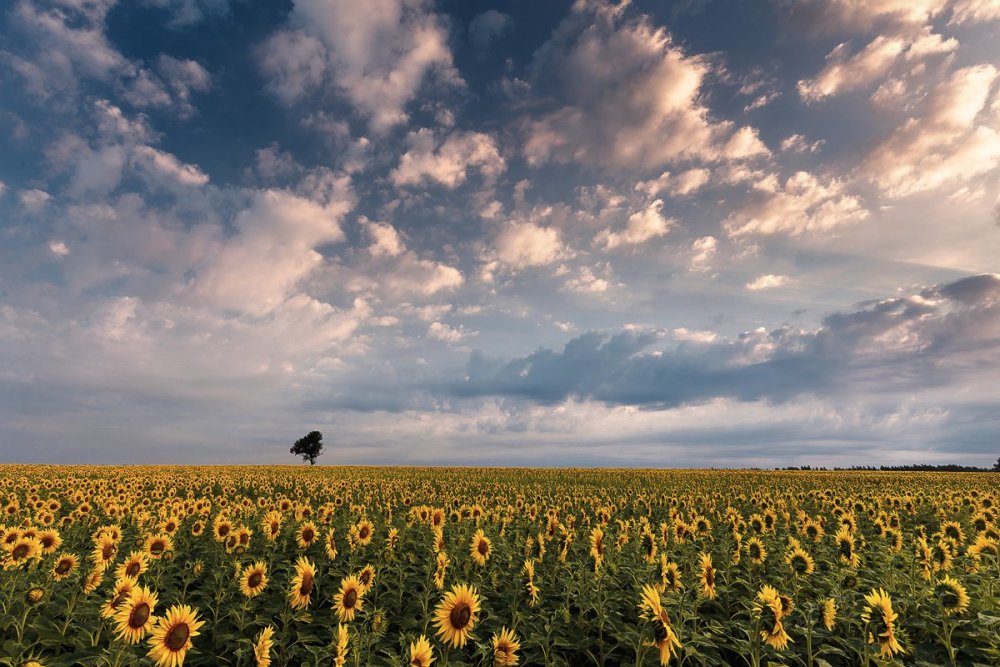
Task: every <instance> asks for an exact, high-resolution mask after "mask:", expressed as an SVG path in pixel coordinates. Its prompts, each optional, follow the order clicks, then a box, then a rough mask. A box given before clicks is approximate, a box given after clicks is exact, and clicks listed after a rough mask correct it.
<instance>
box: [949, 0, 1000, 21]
mask: <svg viewBox="0 0 1000 667" xmlns="http://www.w3.org/2000/svg"><path fill="white" fill-rule="evenodd" d="M997 20H1000V2H998V1H997V0H956V2H955V3H954V4H953V5H952V8H951V20H950V21H948V23H949V24H950V25H965V24H970V23H985V22H987V21H997Z"/></svg>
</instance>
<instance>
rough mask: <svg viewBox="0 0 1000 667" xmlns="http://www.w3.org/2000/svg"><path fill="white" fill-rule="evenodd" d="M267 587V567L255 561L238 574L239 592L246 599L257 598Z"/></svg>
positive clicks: (261, 562)
mask: <svg viewBox="0 0 1000 667" xmlns="http://www.w3.org/2000/svg"><path fill="white" fill-rule="evenodd" d="M266 587H267V565H266V564H264V562H263V561H257V562H256V563H253V564H251V565H247V566H246V567H245V568H243V571H242V572H241V573H240V592H241V593H243V595H245V596H246V597H248V598H253V597H257V596H258V595H260V594H261V593H262V592H263V591H264V589H265V588H266Z"/></svg>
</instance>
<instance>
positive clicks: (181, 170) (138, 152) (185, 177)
mask: <svg viewBox="0 0 1000 667" xmlns="http://www.w3.org/2000/svg"><path fill="white" fill-rule="evenodd" d="M132 155H133V160H134V162H135V164H136V165H137V166H139V167H140V168H142V169H144V170H146V171H148V172H151V173H153V174H155V175H156V178H157V179H158V180H159V179H163V178H165V179H168V180H172V181H176V182H177V183H179V184H180V185H185V186H201V185H205V184H207V183H208V175H207V174H205V172H203V171H202V170H201V169H199V168H198V167H197V166H196V165H192V164H184V163H183V162H181V161H180V160H178V159H177V157H176V156H174V155H171V154H170V153H165V152H163V151H161V150H158V149H156V148H153V147H151V146H137V147H136V148H135V149H134V151H133V154H132Z"/></svg>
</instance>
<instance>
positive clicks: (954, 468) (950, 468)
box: [775, 459, 1000, 472]
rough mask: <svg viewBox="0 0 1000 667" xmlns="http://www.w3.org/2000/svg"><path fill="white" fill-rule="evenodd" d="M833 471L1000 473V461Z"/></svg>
mask: <svg viewBox="0 0 1000 667" xmlns="http://www.w3.org/2000/svg"><path fill="white" fill-rule="evenodd" d="M775 470H819V471H823V470H830V468H826V467H813V466H785V467H784V468H775ZM833 470H847V471H851V470H869V471H870V470H876V471H888V472H1000V459H997V462H996V463H995V464H994V465H993V467H992V468H977V467H976V466H960V465H958V464H955V463H946V464H944V465H931V464H930V463H918V464H911V465H905V466H851V467H849V468H833Z"/></svg>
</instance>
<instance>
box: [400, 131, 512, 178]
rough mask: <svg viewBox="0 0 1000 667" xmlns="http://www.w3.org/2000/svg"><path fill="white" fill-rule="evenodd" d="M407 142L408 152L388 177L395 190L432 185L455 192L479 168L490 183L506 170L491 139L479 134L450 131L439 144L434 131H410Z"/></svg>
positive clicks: (486, 135)
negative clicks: (472, 171)
mask: <svg viewBox="0 0 1000 667" xmlns="http://www.w3.org/2000/svg"><path fill="white" fill-rule="evenodd" d="M406 143H407V147H408V148H407V151H406V152H405V153H403V155H402V157H400V159H399V165H398V166H397V167H396V168H395V169H393V171H392V172H391V173H390V174H389V180H391V181H392V183H393V184H394V185H396V186H397V187H402V186H405V185H420V184H422V183H426V182H433V183H438V184H440V185H443V186H444V187H446V188H448V189H454V188H456V187H458V186H459V185H461V184H462V183H463V182H464V181H465V179H466V178H467V177H468V172H469V170H470V169H478V171H479V173H480V174H482V175H483V177H484V178H485V179H487V180H488V181H491V180H493V179H495V178H496V177H497V176H499V175H500V174H502V173H503V171H504V169H505V168H506V163H505V162H504V159H503V158H502V157H501V156H500V151H499V149H498V148H497V146H496V144H495V143H494V141H493V138H492V137H490V136H489V135H488V134H484V133H482V132H453V133H451V134H449V135H448V136H447V137H445V138H444V139H443V140H441V141H439V140H438V139H437V138H436V137H435V136H434V132H432V131H431V130H429V129H426V128H424V129H421V130H418V131H416V132H411V133H410V134H409V135H408V137H407V139H406Z"/></svg>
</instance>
